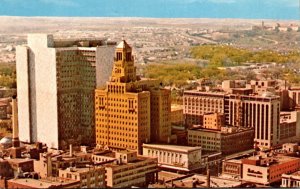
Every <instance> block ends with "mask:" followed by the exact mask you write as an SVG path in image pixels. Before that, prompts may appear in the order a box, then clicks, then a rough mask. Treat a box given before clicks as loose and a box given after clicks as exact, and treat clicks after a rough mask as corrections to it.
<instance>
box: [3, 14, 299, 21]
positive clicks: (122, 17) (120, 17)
mask: <svg viewBox="0 0 300 189" xmlns="http://www.w3.org/2000/svg"><path fill="white" fill-rule="evenodd" d="M1 17H21V18H83V19H86V18H99V19H100V18H101V19H106V18H108V19H110V18H117V19H143V18H144V19H211V20H270V21H279V20H280V21H299V22H300V20H298V19H294V18H290V19H289V18H284V19H281V18H231V17H226V18H217V17H215V18H213V17H150V16H149V17H147V16H146V17H143V16H19V15H0V18H1Z"/></svg>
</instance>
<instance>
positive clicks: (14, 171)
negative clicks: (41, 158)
mask: <svg viewBox="0 0 300 189" xmlns="http://www.w3.org/2000/svg"><path fill="white" fill-rule="evenodd" d="M20 171H22V172H33V160H32V159H21V158H17V159H2V160H0V177H6V178H11V177H15V176H17V175H18V174H19V172H20Z"/></svg>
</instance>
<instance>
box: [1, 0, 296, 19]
mask: <svg viewBox="0 0 300 189" xmlns="http://www.w3.org/2000/svg"><path fill="white" fill-rule="evenodd" d="M0 15H1V16H55V17H57V16H64V17H65V16H74V17H154V18H249V19H262V18H264V19H297V20H300V13H299V0H0Z"/></svg>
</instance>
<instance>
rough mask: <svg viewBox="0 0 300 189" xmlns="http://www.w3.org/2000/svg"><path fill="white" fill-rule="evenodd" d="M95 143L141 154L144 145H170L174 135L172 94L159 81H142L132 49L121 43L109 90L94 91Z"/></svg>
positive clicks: (116, 54)
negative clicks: (171, 122)
mask: <svg viewBox="0 0 300 189" xmlns="http://www.w3.org/2000/svg"><path fill="white" fill-rule="evenodd" d="M95 113H96V142H97V144H98V145H102V146H107V147H109V148H110V149H120V148H121V149H125V148H126V149H131V150H138V152H139V153H140V154H141V153H142V144H143V143H147V142H150V141H153V142H168V140H169V138H170V135H171V126H170V114H171V97H170V91H169V90H166V89H163V88H162V87H161V86H160V84H159V82H158V81H157V80H153V79H141V78H139V77H137V75H136V67H135V66H134V60H133V56H132V49H131V47H130V46H129V45H128V44H127V43H126V42H125V41H122V42H121V43H120V44H119V45H118V46H117V47H116V52H115V63H114V66H113V71H112V75H111V77H110V80H109V82H107V86H106V89H96V90H95Z"/></svg>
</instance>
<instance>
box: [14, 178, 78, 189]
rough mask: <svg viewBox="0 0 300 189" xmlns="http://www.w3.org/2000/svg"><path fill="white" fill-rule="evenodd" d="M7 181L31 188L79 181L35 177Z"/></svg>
mask: <svg viewBox="0 0 300 189" xmlns="http://www.w3.org/2000/svg"><path fill="white" fill-rule="evenodd" d="M8 182H13V183H17V184H21V185H25V186H28V187H31V188H49V187H51V186H52V187H53V186H61V185H65V184H71V183H74V184H75V183H79V181H72V180H59V181H58V180H57V181H55V180H51V179H40V180H36V179H30V178H26V179H11V180H8Z"/></svg>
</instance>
